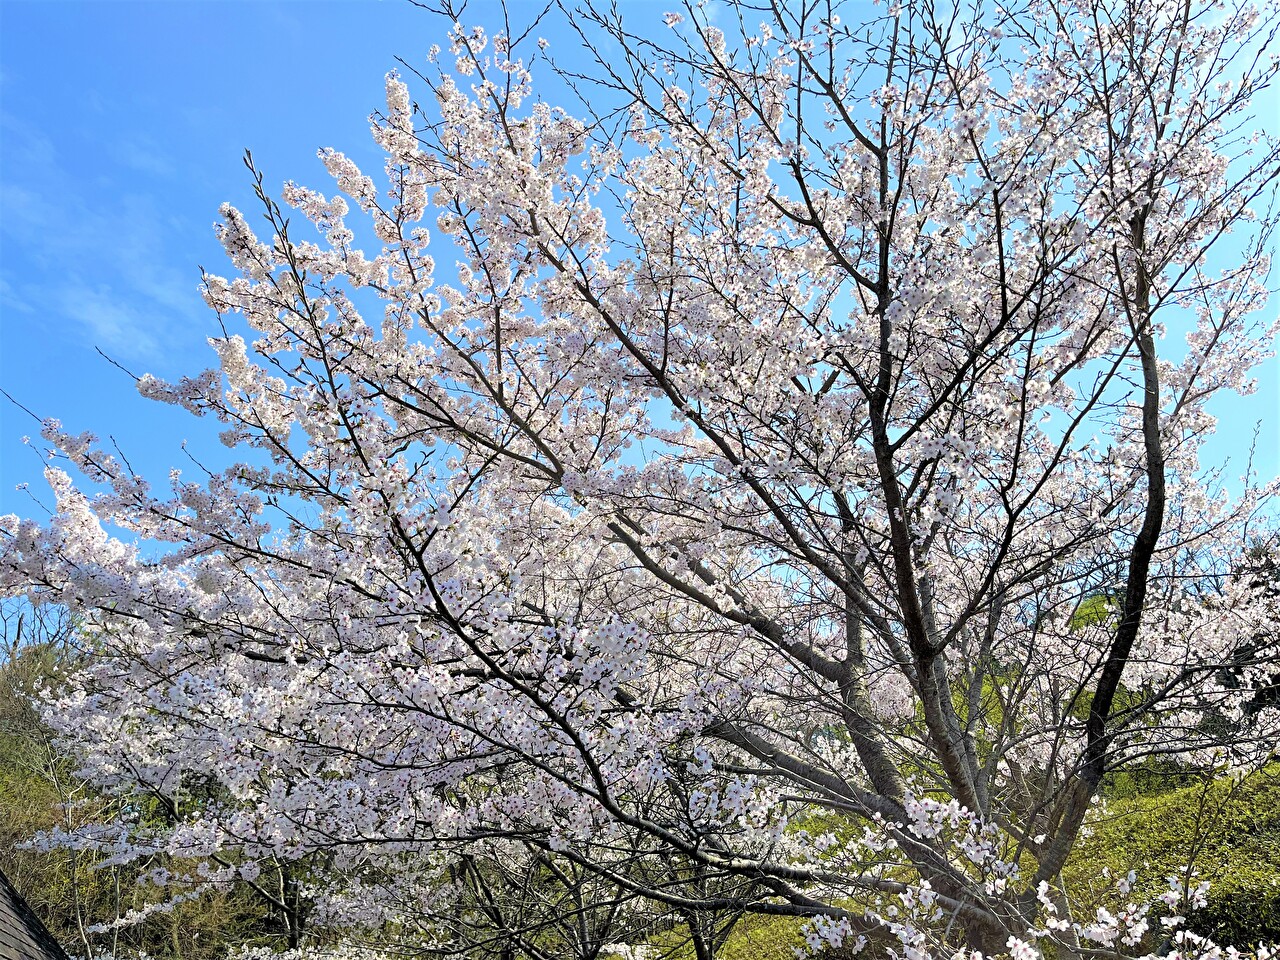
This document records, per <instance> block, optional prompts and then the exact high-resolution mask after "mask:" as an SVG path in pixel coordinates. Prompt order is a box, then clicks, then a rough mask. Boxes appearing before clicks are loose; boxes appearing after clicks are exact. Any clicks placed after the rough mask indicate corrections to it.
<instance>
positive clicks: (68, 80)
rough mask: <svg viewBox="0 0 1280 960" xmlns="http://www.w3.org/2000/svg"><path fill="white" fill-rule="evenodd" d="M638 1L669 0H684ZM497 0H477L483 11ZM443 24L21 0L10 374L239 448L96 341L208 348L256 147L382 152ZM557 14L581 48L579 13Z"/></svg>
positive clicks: (301, 9) (9, 219)
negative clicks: (387, 79)
mask: <svg viewBox="0 0 1280 960" xmlns="http://www.w3.org/2000/svg"><path fill="white" fill-rule="evenodd" d="M523 2H524V0H512V7H513V9H515V10H517V11H518V10H520V9H521V5H522V3H523ZM540 6H541V5H540V4H539V7H540ZM626 7H627V9H628V11H629V14H630V15H632V16H634V17H635V18H637V20H639V19H640V18H649V19H652V20H654V21H656V20H657V19H658V18H659V17H660V16H661V13H662V11H663V10H664V9H665V7H664V6H663V4H662V2H660V0H631V2H629V3H627V4H626ZM496 9H497V8H496V7H495V6H493V5H485V4H483V3H482V4H476V5H473V7H472V11H473V13H474V14H475V15H476V19H478V20H482V21H484V20H490V19H492V18H491V16H490V14H493V13H496ZM441 27H442V24H441V22H440V21H439V20H438V19H437V18H435V17H432V16H430V15H429V14H427V13H426V12H424V11H422V10H419V9H417V8H415V7H414V6H412V5H411V4H410V3H409V2H408V0H359V2H354V0H353V2H325V3H316V2H310V3H304V2H301V0H299V2H292V3H289V2H285V3H264V2H254V3H250V2H218V3H211V2H182V0H169V2H138V0H135V2H97V3H63V2H29V0H0V387H3V388H4V389H5V390H6V391H8V392H9V393H10V394H12V395H13V396H14V397H15V398H16V399H17V400H19V401H20V402H21V403H23V404H24V405H26V406H27V407H29V408H30V409H31V410H33V411H34V412H35V413H37V414H39V415H40V416H55V417H58V418H59V419H61V420H62V421H63V423H64V424H65V425H67V426H68V427H69V428H72V429H75V430H92V431H93V432H95V433H97V434H99V435H100V436H103V437H106V436H108V435H110V436H112V437H114V438H115V439H116V440H118V441H119V443H120V445H121V447H122V448H123V449H124V450H125V452H126V453H127V454H128V456H129V458H130V461H131V462H132V463H133V465H134V466H135V468H137V469H139V471H140V472H142V473H143V474H144V475H146V476H148V477H150V478H151V479H152V480H153V481H159V482H160V483H163V479H164V477H165V476H166V474H167V472H168V470H169V469H170V468H171V467H189V466H190V463H189V461H187V459H186V457H185V456H184V454H183V452H182V444H183V442H184V440H189V441H190V442H191V449H192V450H193V451H194V452H195V453H196V454H197V455H198V456H200V457H201V459H204V460H209V459H212V460H213V462H214V463H218V462H221V461H222V460H225V456H226V452H225V451H221V448H220V447H219V446H218V444H217V442H216V440H215V439H214V434H215V432H216V428H215V425H214V424H211V423H207V422H202V421H197V420H193V419H192V418H190V417H189V416H187V415H185V414H183V413H181V412H180V411H176V410H173V409H171V408H167V407H162V406H159V405H157V404H153V403H148V402H146V401H143V400H142V399H141V398H139V397H138V396H137V394H136V393H135V391H134V390H133V386H132V383H131V381H130V380H129V379H128V377H126V376H125V375H124V374H123V373H121V372H120V371H119V370H117V369H115V368H114V367H112V366H111V365H110V364H109V363H107V362H106V361H105V360H103V359H102V358H101V357H100V356H99V355H98V354H97V353H96V352H95V348H101V349H102V350H103V351H104V352H106V353H108V354H110V355H111V356H112V357H114V358H115V359H116V360H118V361H119V362H120V363H121V364H123V365H124V366H126V367H128V368H130V369H131V370H134V371H135V372H138V373H141V372H144V371H146V372H152V373H155V374H156V375H158V376H161V377H166V378H171V377H176V376H179V375H181V374H183V373H194V372H196V371H197V370H199V369H201V368H203V367H204V366H206V365H207V364H208V363H209V362H210V361H211V359H212V355H211V353H210V351H209V349H208V347H207V345H206V343H205V339H206V337H208V336H209V335H210V334H211V333H212V332H214V331H215V330H216V327H215V323H214V318H213V316H212V314H211V313H210V312H209V311H208V310H207V309H206V308H205V307H204V306H203V304H202V302H201V301H200V298H199V296H198V294H197V283H198V280H199V265H201V264H203V265H205V266H207V267H208V268H209V269H210V270H212V271H214V272H226V264H225V260H224V257H223V254H222V251H221V249H220V247H219V246H218V244H217V243H216V241H215V240H214V237H213V232H212V224H213V221H214V219H215V217H216V214H217V209H218V205H219V204H220V203H222V202H223V201H230V202H232V203H235V204H237V205H238V206H241V207H243V208H248V207H250V206H251V192H250V181H249V178H248V175H247V173H246V171H245V170H244V168H243V166H242V165H241V156H242V154H243V151H244V150H245V148H250V149H252V150H253V153H254V157H255V159H256V161H257V163H258V165H259V167H260V168H261V169H263V170H264V171H265V173H266V177H267V183H268V184H269V185H271V186H278V185H279V184H280V183H281V182H283V181H284V180H286V179H296V180H298V181H299V182H301V183H305V184H309V185H313V186H316V187H317V188H319V189H321V190H328V189H329V182H328V177H327V175H326V174H325V173H324V170H323V168H322V167H321V166H320V164H319V161H318V160H317V159H316V156H315V152H316V149H317V148H319V147H323V146H333V147H335V148H337V149H340V150H343V151H344V152H347V153H349V154H351V155H353V156H355V157H356V158H357V159H360V160H363V161H367V166H368V167H370V168H376V167H377V165H378V160H377V155H376V154H375V153H374V149H373V147H372V145H371V143H370V139H369V134H368V122H367V117H368V115H369V113H370V111H371V110H373V109H375V108H377V107H378V106H380V105H381V103H382V97H383V76H384V74H385V73H386V72H387V71H388V70H390V69H392V68H394V67H395V66H396V63H395V56H396V55H401V56H403V57H405V58H406V59H409V60H419V59H420V58H421V57H423V56H424V55H425V51H426V49H427V48H428V47H429V46H430V44H431V43H433V42H437V41H439V40H440V39H441V37H440V32H441ZM540 32H542V33H543V34H544V35H546V36H548V37H549V38H550V39H551V40H552V43H553V45H554V46H555V47H556V52H557V53H558V54H560V55H561V57H562V58H563V57H564V55H566V54H569V55H571V53H570V52H569V50H568V49H567V48H568V47H569V46H570V45H571V44H572V43H573V41H571V40H570V39H569V38H568V37H567V36H566V35H565V34H564V31H563V30H562V29H555V28H549V29H547V30H543V31H540ZM1272 106H1274V104H1272ZM1273 112H1274V111H1273ZM1273 309H1274V308H1273ZM1278 373H1280V366H1277V365H1276V363H1275V362H1274V361H1273V362H1272V363H1271V364H1269V365H1268V367H1267V368H1266V369H1264V370H1261V371H1260V372H1259V375H1260V380H1261V389H1260V391H1259V393H1258V394H1256V395H1255V396H1253V397H1251V398H1247V399H1244V400H1241V399H1238V398H1232V399H1230V400H1228V401H1226V402H1224V403H1221V404H1219V406H1218V407H1217V410H1216V412H1217V413H1219V415H1220V416H1221V417H1222V423H1221V426H1220V432H1219V436H1218V437H1217V438H1215V440H1214V441H1213V443H1212V446H1211V449H1210V454H1211V456H1213V457H1215V458H1217V459H1221V458H1224V457H1227V456H1230V457H1231V458H1232V461H1233V464H1232V467H1231V468H1230V469H1229V470H1228V474H1229V475H1230V476H1235V475H1238V474H1239V472H1240V469H1241V467H1242V466H1243V457H1244V456H1245V454H1246V452H1247V449H1248V446H1249V444H1250V442H1251V440H1252V438H1253V433H1254V429H1255V426H1256V425H1257V424H1258V423H1259V421H1261V423H1262V432H1261V436H1260V440H1259V461H1258V466H1259V468H1260V472H1261V473H1262V475H1263V477H1264V478H1270V477H1272V476H1275V475H1277V473H1280V434H1278V432H1277V430H1278V427H1280V390H1278V387H1277V381H1278V380H1280V377H1278V376H1277V374H1278ZM37 431H38V427H37V425H36V424H35V423H34V422H33V421H32V420H31V419H30V418H29V417H27V415H26V414H24V413H22V412H21V411H19V410H17V409H15V408H14V407H13V406H12V405H11V404H9V403H8V402H7V401H5V400H3V399H2V398H0V514H3V513H9V512H16V513H20V514H26V515H31V514H33V513H36V512H38V508H37V507H36V506H35V504H33V503H32V502H31V500H30V499H29V498H28V496H27V495H26V494H23V493H18V492H16V491H15V489H14V488H15V486H16V485H17V484H20V483H23V482H29V483H30V484H31V491H32V493H34V494H36V495H37V496H40V497H44V494H45V491H44V485H43V482H42V481H41V478H40V470H41V464H40V461H39V458H38V456H37V454H36V452H35V448H34V446H33V447H25V446H24V445H23V444H22V443H21V439H20V438H21V437H22V436H23V435H32V436H34V435H35V434H36V433H37Z"/></svg>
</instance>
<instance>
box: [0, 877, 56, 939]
mask: <svg viewBox="0 0 1280 960" xmlns="http://www.w3.org/2000/svg"><path fill="white" fill-rule="evenodd" d="M0 886H2V887H4V888H5V890H6V891H8V893H9V896H10V899H11V900H12V902H13V903H14V905H15V906H16V909H17V911H18V919H20V920H21V921H22V922H23V923H25V924H26V925H27V928H28V929H29V930H30V932H31V933H32V934H33V935H34V936H35V938H36V939H37V940H38V941H39V946H41V947H42V948H44V949H45V950H48V951H49V957H50V960H70V957H69V956H68V955H67V951H65V950H63V949H62V945H61V944H60V943H58V941H57V940H56V939H55V938H54V936H53V934H52V933H50V932H49V928H48V927H46V926H45V925H44V921H43V920H41V919H40V917H39V915H38V914H37V913H36V912H35V911H34V910H32V909H31V905H30V904H29V903H27V901H26V898H24V897H23V896H22V894H20V893H19V892H18V888H17V887H15V886H14V885H13V884H12V883H10V882H9V878H8V877H6V876H5V875H4V871H3V870H0Z"/></svg>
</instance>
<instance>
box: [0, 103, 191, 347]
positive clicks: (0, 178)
mask: <svg viewBox="0 0 1280 960" xmlns="http://www.w3.org/2000/svg"><path fill="white" fill-rule="evenodd" d="M0 135H2V136H3V137H4V141H5V159H4V166H3V169H2V171H0V242H3V245H4V248H5V251H6V253H5V256H4V259H3V262H2V263H0V281H3V287H0V297H2V302H3V304H4V308H5V312H6V313H8V312H10V311H12V310H20V311H22V312H23V313H24V316H25V319H24V320H23V321H22V322H23V323H30V324H32V325H38V326H39V327H40V330H41V334H42V335H45V336H54V337H65V338H67V339H69V340H72V341H75V342H79V343H81V344H83V345H84V346H87V347H101V348H102V349H103V350H104V351H107V352H109V353H112V354H113V355H114V356H117V357H119V358H120V359H121V360H134V361H153V360H156V359H158V358H160V357H161V356H163V355H166V354H170V353H172V352H174V351H175V350H179V349H181V346H182V344H183V343H184V342H186V339H187V338H182V337H178V336H176V334H177V333H178V332H179V331H181V330H183V329H184V328H185V329H187V330H189V329H191V326H192V323H191V322H190V321H194V320H196V319H197V318H199V317H202V316H204V308H203V306H202V305H201V303H200V301H199V298H198V296H197V294H196V292H195V288H196V282H197V281H196V277H195V275H194V268H193V267H192V268H190V269H183V268H182V267H181V266H179V265H178V264H177V263H175V258H174V257H173V255H172V251H173V249H174V248H175V246H178V244H177V243H176V240H177V237H176V236H175V234H176V233H177V228H176V225H175V223H174V222H173V220H172V219H171V218H170V217H168V216H167V214H166V212H165V211H163V210H161V209H159V208H158V203H157V201H156V200H155V199H154V197H153V196H152V195H150V194H148V193H146V192H144V191H145V180H144V181H141V182H140V180H139V178H138V176H137V175H138V174H140V173H141V174H144V175H146V176H147V177H160V176H168V175H170V174H171V173H172V167H171V165H170V164H169V162H168V161H167V159H166V157H165V156H164V154H163V151H162V150H160V149H159V148H158V147H157V146H156V145H155V144H153V143H146V142H143V141H132V142H130V141H122V142H119V143H115V144H112V145H110V147H109V148H108V150H107V151H106V152H107V154H108V156H109V157H110V158H111V159H113V160H114V161H115V163H116V164H117V165H118V166H119V167H121V168H124V169H125V170H127V171H128V173H129V176H127V177H125V178H122V179H124V180H125V182H127V183H129V184H130V188H129V189H126V190H122V191H118V192H113V191H112V190H111V189H109V187H108V188H106V189H104V184H103V182H102V181H97V182H89V183H82V182H80V181H79V180H78V179H77V178H76V177H74V176H71V175H70V174H69V173H68V172H67V170H66V169H65V165H64V164H63V163H61V162H60V158H59V156H58V153H57V150H56V148H55V146H54V144H53V143H52V142H51V141H50V139H49V138H48V137H47V136H46V135H44V134H43V133H41V132H40V131H38V130H35V129H32V128H31V127H29V126H27V125H25V124H23V123H21V122H19V121H18V120H16V119H15V118H14V117H12V116H8V115H2V114H0ZM108 182H109V181H108ZM104 277H107V278H109V280H108V281H107V282H104V281H103V278H104ZM51 278H56V282H51Z"/></svg>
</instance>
